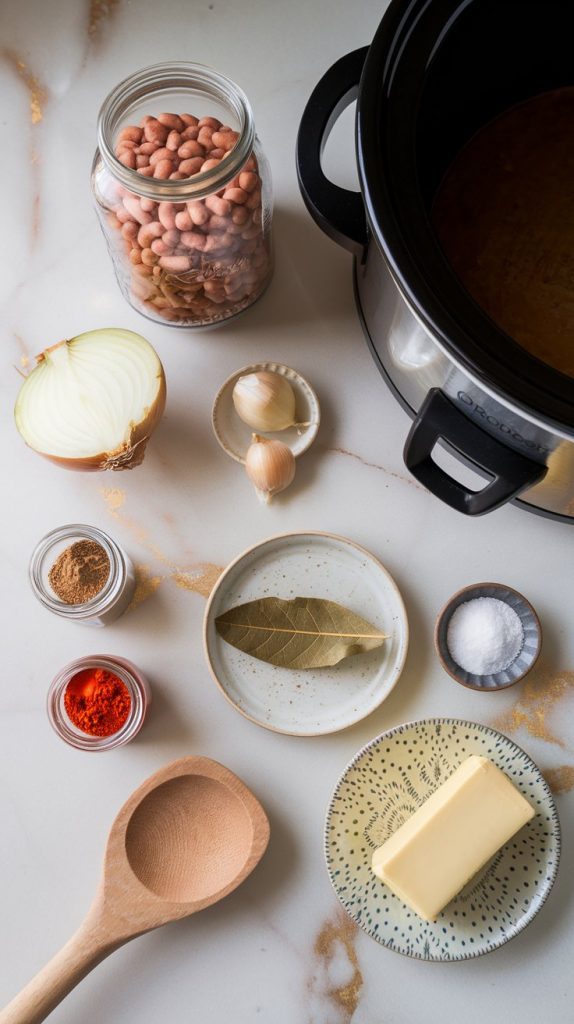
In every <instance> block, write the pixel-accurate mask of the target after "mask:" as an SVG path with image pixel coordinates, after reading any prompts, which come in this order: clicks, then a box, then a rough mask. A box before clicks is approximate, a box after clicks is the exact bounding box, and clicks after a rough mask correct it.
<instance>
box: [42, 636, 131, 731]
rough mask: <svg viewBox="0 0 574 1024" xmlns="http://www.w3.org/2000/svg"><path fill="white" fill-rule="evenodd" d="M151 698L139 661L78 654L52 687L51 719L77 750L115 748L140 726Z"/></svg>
mask: <svg viewBox="0 0 574 1024" xmlns="http://www.w3.org/2000/svg"><path fill="white" fill-rule="evenodd" d="M150 700H151V693H150V689H149V684H148V682H147V680H146V678H145V676H143V675H142V673H141V672H140V671H139V669H137V668H136V666H135V665H133V664H132V662H131V661H128V660H127V659H126V658H119V657H117V656H116V655H109V654H102V655H98V654H95V655H93V656H91V657H86V658H78V659H76V660H75V661H72V662H70V663H69V665H66V666H65V668H63V669H62V670H61V672H59V673H58V675H57V676H56V677H55V679H54V680H53V681H52V683H51V685H50V689H49V691H48V718H49V719H50V724H51V725H52V727H53V729H54V730H55V731H56V732H57V733H58V736H60V738H61V739H63V740H64V741H65V742H66V743H68V744H69V745H70V746H72V747H76V749H77V750H94V751H96V750H111V749H112V748H113V747H119V746H123V744H125V743H129V741H130V740H132V739H133V738H134V736H136V734H137V733H138V732H139V730H140V729H141V727H142V725H143V722H144V718H145V715H146V711H147V708H148V705H149V702H150Z"/></svg>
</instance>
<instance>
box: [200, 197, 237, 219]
mask: <svg viewBox="0 0 574 1024" xmlns="http://www.w3.org/2000/svg"><path fill="white" fill-rule="evenodd" d="M205 205H206V206H207V209H208V210H211V212H212V213H216V214H217V216H218V217H226V216H227V214H228V213H231V203H230V202H229V200H227V199H221V198H220V197H219V196H207V199H206V200H205Z"/></svg>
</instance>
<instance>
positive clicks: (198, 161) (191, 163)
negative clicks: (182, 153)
mask: <svg viewBox="0 0 574 1024" xmlns="http://www.w3.org/2000/svg"><path fill="white" fill-rule="evenodd" d="M203 164H204V159H203V157H202V156H192V157H190V159H189V160H182V161H181V163H180V165H179V167H178V170H179V171H181V172H182V174H183V175H184V177H185V178H191V177H192V175H194V174H199V172H200V170H201V168H202V167H203Z"/></svg>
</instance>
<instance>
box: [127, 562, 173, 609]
mask: <svg viewBox="0 0 574 1024" xmlns="http://www.w3.org/2000/svg"><path fill="white" fill-rule="evenodd" d="M134 568H135V574H136V588H135V591H134V596H133V597H132V599H131V601H130V605H129V606H130V608H137V606H138V605H139V604H143V602H144V601H147V599H148V598H149V597H151V596H152V595H153V594H155V592H156V590H157V588H158V587H159V586H160V584H161V583H162V581H163V580H164V579H165V576H154V575H152V572H151V569H150V567H149V565H136V566H134Z"/></svg>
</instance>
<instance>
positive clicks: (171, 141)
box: [165, 131, 181, 153]
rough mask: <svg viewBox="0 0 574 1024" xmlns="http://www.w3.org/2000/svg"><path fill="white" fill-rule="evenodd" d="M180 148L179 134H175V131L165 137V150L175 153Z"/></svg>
mask: <svg viewBox="0 0 574 1024" xmlns="http://www.w3.org/2000/svg"><path fill="white" fill-rule="evenodd" d="M180 146H181V133H180V132H175V131H174V132H170V133H169V135H168V137H167V139H166V141H165V147H166V149H171V150H172V151H173V152H174V153H175V152H176V151H177V150H178V149H179V147H180Z"/></svg>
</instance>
